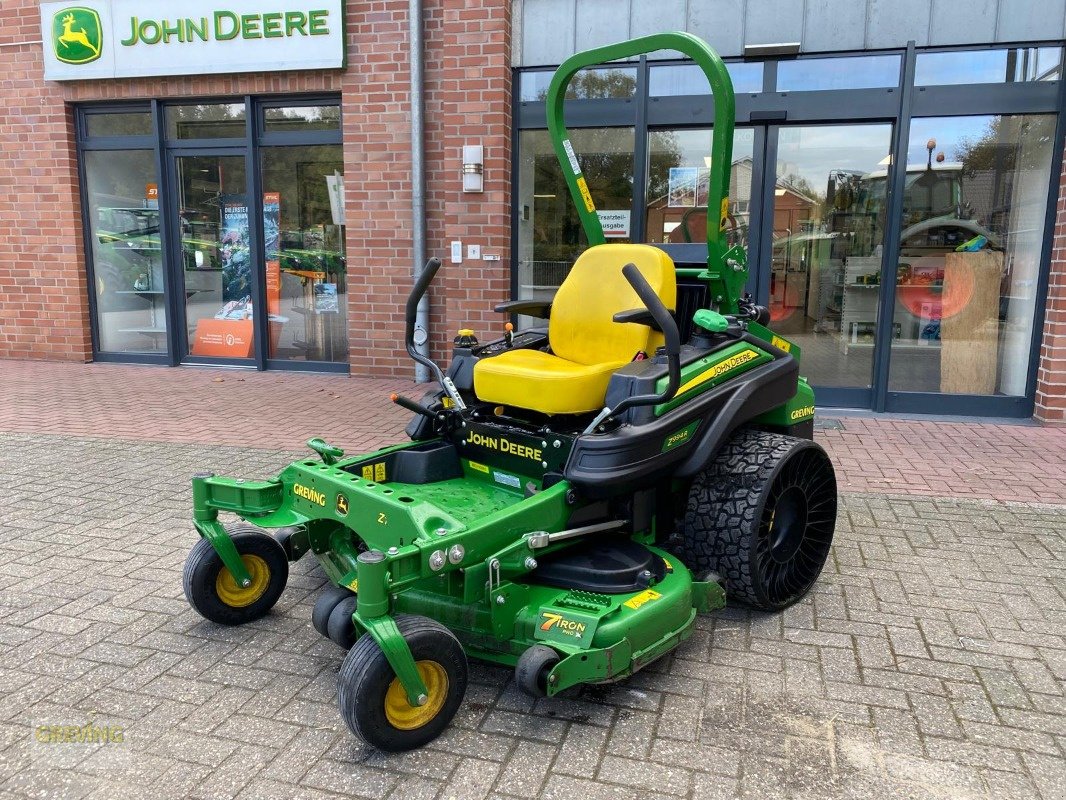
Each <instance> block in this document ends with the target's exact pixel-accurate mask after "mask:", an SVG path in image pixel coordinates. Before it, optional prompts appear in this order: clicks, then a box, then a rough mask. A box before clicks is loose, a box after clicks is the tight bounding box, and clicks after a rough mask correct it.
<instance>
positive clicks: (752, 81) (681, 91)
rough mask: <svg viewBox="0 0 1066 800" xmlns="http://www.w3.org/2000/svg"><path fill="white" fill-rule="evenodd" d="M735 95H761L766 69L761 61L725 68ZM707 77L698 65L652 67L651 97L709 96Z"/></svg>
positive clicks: (649, 72) (649, 73) (650, 73)
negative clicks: (757, 93)
mask: <svg viewBox="0 0 1066 800" xmlns="http://www.w3.org/2000/svg"><path fill="white" fill-rule="evenodd" d="M725 68H726V71H727V72H728V73H729V78H730V80H732V81H733V92H734V93H735V94H755V93H756V92H761V91H762V70H763V66H762V63H761V62H758V61H748V62H745V61H740V62H732V63H729V64H726V65H725ZM710 92H711V90H710V86H709V85H708V83H707V76H706V75H704V74H703V70H702V69H701V68H700V67H699V66H698V65H696V64H661V65H652V67H651V69H650V70H649V71H648V96H649V97H677V96H680V95H706V94H710Z"/></svg>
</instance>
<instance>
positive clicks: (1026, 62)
mask: <svg viewBox="0 0 1066 800" xmlns="http://www.w3.org/2000/svg"><path fill="white" fill-rule="evenodd" d="M1061 74H1062V48H1061V47H1012V48H1010V49H1008V50H955V51H951V52H947V53H919V54H918V56H917V59H916V61H915V64H914V85H915V86H945V85H952V84H964V83H1025V82H1028V81H1056V80H1058V79H1059V76H1060V75H1061Z"/></svg>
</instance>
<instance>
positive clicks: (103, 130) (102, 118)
mask: <svg viewBox="0 0 1066 800" xmlns="http://www.w3.org/2000/svg"><path fill="white" fill-rule="evenodd" d="M85 133H86V134H87V135H89V136H148V135H150V134H151V133H152V115H151V114H149V113H148V112H147V111H132V112H120V113H115V114H110V113H109V114H86V115H85Z"/></svg>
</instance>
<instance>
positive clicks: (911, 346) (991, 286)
mask: <svg viewBox="0 0 1066 800" xmlns="http://www.w3.org/2000/svg"><path fill="white" fill-rule="evenodd" d="M1054 131H1055V118H1054V116H1052V115H1032V116H1026V115H1017V116H973V117H938V118H926V119H915V120H913V121H912V122H911V135H910V142H909V146H908V150H907V191H906V193H905V194H904V198H903V230H902V232H901V234H900V259H899V266H898V269H897V273H896V283H897V288H896V311H895V314H896V320H897V325H898V327H899V329H900V330H899V332H898V335H897V337H896V341H894V342H893V343H892V359H891V366H890V369H889V388H890V389H892V390H895V391H922V392H945V393H950V394H985V395H988V394H1002V395H1012V396H1021V395H1024V394H1025V387H1026V381H1027V379H1028V376H1029V356H1030V343H1031V338H1032V326H1033V319H1034V316H1035V308H1036V291H1037V284H1038V278H1039V270H1040V257H1041V248H1042V246H1043V238H1044V237H1043V232H1044V219H1045V215H1046V211H1047V196H1048V181H1049V180H1050V177H1049V176H1050V174H1051V155H1052V150H1053V147H1052V144H1053V138H1054Z"/></svg>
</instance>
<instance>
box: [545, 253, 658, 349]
mask: <svg viewBox="0 0 1066 800" xmlns="http://www.w3.org/2000/svg"><path fill="white" fill-rule="evenodd" d="M629 263H633V264H635V265H636V267H637V269H639V270H640V273H641V275H643V276H644V279H645V280H646V281H647V282H648V283H649V284H650V285H651V288H652V289H654V290H655V292H656V294H658V295H659V299H660V300H662V301H663V305H665V306H666V307H667V308H668V309H670V310H671V311H673V310H674V307H675V303H676V301H677V277H676V275H675V272H674V262H673V261H672V260H671V259H670V256H668V255H667V254H666V253H664V252H663V251H662V250H660V249H659V248H657V247H652V246H651V245H646V244H600V245H596V246H595V247H590V248H589V249H588V250H586V251H585V252H584V253H582V254H581V255H580V256H579V257H578V259H577V262H576V263H575V264H574V266H573V268H572V269H571V270H570V274H569V275H567V276H566V280H565V281H563V285H562V286H560V287H559V291H558V292H557V293H556V295H555V300H554V301H553V302H552V310H551V319H550V320H549V322H548V341H549V342H550V344H551V348H552V352H553V353H555V355H557V356H559V357H560V358H565V359H566V360H567V361H574V362H577V363H578V364H602V363H605V362H608V361H612V362H624V361H629V360H631V359H632V358H633V356H635V355H636V354H637V352H638V351H640V350H643V351H645V352H647V353H648V354H649V355H650V354H651V353H652V352H654V350H655V348H656V347H658V346H659V345H661V344H662V341H663V339H662V334H659V333H656V332H655V331H653V330H652V329H651V328H649V327H647V326H646V325H637V324H636V323H632V322H629V323H619V322H615V321H614V320H613V319H612V317H614V315H615V314H617V313H618V312H619V311H629V310H630V309H633V308H643V307H644V304H643V303H641V302H640V298H639V297H637V293H636V292H634V291H633V287H632V286H630V285H629V281H627V280H626V279H625V276H624V275H622V267H624V266H625V265H626V264H629Z"/></svg>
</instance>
